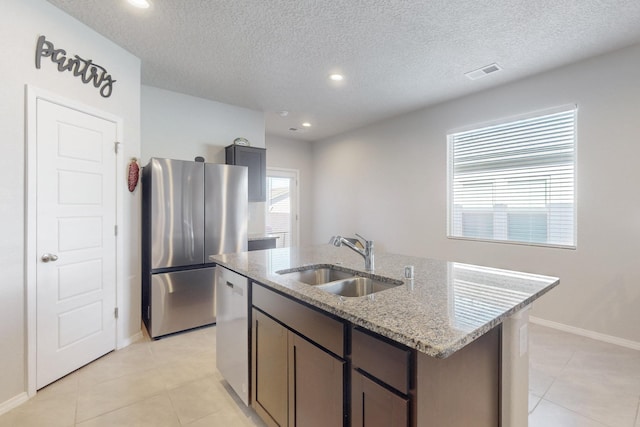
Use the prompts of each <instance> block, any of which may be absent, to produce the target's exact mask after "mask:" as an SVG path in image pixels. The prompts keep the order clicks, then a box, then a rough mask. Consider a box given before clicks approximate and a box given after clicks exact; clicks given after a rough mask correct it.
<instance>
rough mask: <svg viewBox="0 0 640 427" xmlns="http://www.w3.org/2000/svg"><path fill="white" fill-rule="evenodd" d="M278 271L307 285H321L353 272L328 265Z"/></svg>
mask: <svg viewBox="0 0 640 427" xmlns="http://www.w3.org/2000/svg"><path fill="white" fill-rule="evenodd" d="M278 273H279V274H282V275H283V276H287V277H288V278H291V279H293V280H297V281H298V282H302V283H306V284H307V285H313V286H316V285H322V284H324V283H329V282H333V281H335V280H342V279H346V278H348V277H352V276H353V273H350V272H346V271H341V270H334V269H333V268H330V267H321V268H310V269H308V270H302V271H292V272H280V271H279V272H278Z"/></svg>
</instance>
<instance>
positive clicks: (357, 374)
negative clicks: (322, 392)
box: [351, 327, 415, 427]
mask: <svg viewBox="0 0 640 427" xmlns="http://www.w3.org/2000/svg"><path fill="white" fill-rule="evenodd" d="M413 360H414V358H413V356H412V351H411V350H410V349H409V348H407V347H404V346H402V345H400V344H395V343H390V342H389V341H388V340H385V339H382V338H380V337H378V336H375V335H374V334H372V333H370V332H366V331H364V330H362V329H360V328H357V327H353V328H352V330H351V366H352V370H351V425H352V426H353V427H365V426H366V427H378V426H380V427H408V426H410V425H411V424H410V422H411V420H412V419H413V418H414V417H412V416H411V414H410V412H409V411H410V409H411V405H410V402H411V399H412V396H413V395H414V394H415V393H414V391H415V390H413V388H412V385H413V384H415V378H414V377H413V375H414V372H415V369H414V368H413Z"/></svg>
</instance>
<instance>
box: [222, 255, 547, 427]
mask: <svg viewBox="0 0 640 427" xmlns="http://www.w3.org/2000/svg"><path fill="white" fill-rule="evenodd" d="M211 260H212V261H213V262H216V263H218V264H219V265H221V266H223V267H225V268H227V269H229V270H232V271H235V272H237V273H239V274H241V275H242V276H245V277H247V278H249V280H250V281H251V282H252V289H253V292H252V295H253V296H252V298H253V299H256V298H258V297H259V298H262V297H263V296H264V297H265V298H266V299H265V300H264V301H267V302H264V303H263V302H260V300H258V299H256V300H255V301H253V300H252V301H250V304H251V305H252V306H253V307H254V309H253V312H254V313H255V314H256V315H257V316H264V321H263V324H265V322H266V321H268V320H271V321H274V322H275V323H274V326H278V325H279V326H281V327H283V328H285V329H287V330H289V331H292V332H294V335H295V337H294V338H295V339H299V338H300V337H302V338H304V341H305V342H307V341H308V342H311V343H312V344H314V345H316V346H317V347H318V348H321V349H322V350H323V351H324V352H326V353H329V354H331V355H332V356H333V357H334V358H336V359H337V360H339V361H341V363H342V364H343V365H341V366H343V369H344V375H342V380H341V381H340V386H341V387H342V388H343V390H344V402H343V410H344V413H345V418H344V419H345V420H346V421H345V423H347V424H353V425H358V424H360V418H361V417H360V415H359V412H360V410H359V409H358V411H354V410H353V409H354V407H355V406H356V402H355V399H356V398H357V397H358V396H354V394H353V393H352V392H353V389H358V390H359V388H358V387H360V385H358V384H359V383H358V381H356V379H355V378H356V377H355V376H354V375H353V374H351V376H349V373H350V372H351V371H352V370H351V369H350V368H353V372H356V370H357V371H358V373H361V374H362V375H363V377H364V378H365V379H364V380H363V381H368V380H371V381H372V384H373V385H374V386H375V385H379V386H381V387H382V388H383V389H385V390H388V391H389V392H390V393H391V394H390V398H391V399H390V400H389V399H387V400H385V401H386V402H388V404H389V405H390V408H396V409H397V408H400V409H398V411H399V412H403V411H405V409H403V408H404V406H398V405H397V404H396V403H397V402H395V401H394V400H393V397H400V398H402V399H403V400H402V402H405V404H406V408H407V409H406V410H407V411H408V412H407V414H408V415H407V424H406V425H414V426H421V425H425V426H426V425H438V426H445V425H463V424H460V423H461V422H467V421H466V420H473V424H470V425H478V426H480V425H493V426H496V425H502V426H518V427H519V426H521V425H526V415H527V409H526V407H527V384H528V381H527V374H528V366H527V363H528V350H527V345H526V342H527V336H526V335H527V331H526V328H527V321H528V316H527V309H528V307H529V305H530V304H531V303H532V302H533V301H535V300H536V299H537V298H539V297H540V296H542V295H543V294H545V293H546V292H548V291H549V290H551V289H552V288H553V287H555V286H557V285H558V284H559V280H558V279H557V278H554V277H548V276H540V275H534V274H527V273H520V272H513V271H506V270H498V269H493V268H487V267H480V266H474V265H468V264H461V263H453V262H446V261H438V260H433V259H425V258H417V257H410V256H404V255H395V254H377V258H376V269H375V272H373V274H367V273H365V272H364V265H363V260H362V258H361V257H360V256H358V255H357V254H355V253H353V252H352V251H350V250H347V249H345V248H336V247H333V246H330V245H322V246H315V247H308V248H283V249H273V250H268V251H256V252H250V253H249V252H244V253H238V254H227V255H216V256H212V257H211ZM408 265H410V266H413V269H414V278H413V279H412V280H409V279H405V278H404V269H405V266H408ZM309 266H331V268H333V269H337V270H340V269H350V270H357V271H360V272H361V274H362V275H365V276H370V277H373V278H378V279H380V280H383V281H384V280H388V279H392V280H396V281H402V285H400V286H396V287H393V288H391V289H388V290H384V291H382V292H377V293H374V294H371V295H367V296H363V297H356V298H349V297H343V296H340V295H334V294H331V293H328V292H325V291H323V290H321V289H320V288H318V287H315V286H310V285H308V284H304V283H301V282H299V281H298V280H295V279H294V278H291V277H289V276H290V275H286V274H280V273H278V272H282V271H283V270H286V271H291V270H297V269H298V270H302V269H308V268H309ZM256 291H257V292H256ZM276 297H277V298H279V299H280V300H282V301H283V302H284V304H285V305H286V304H289V302H290V301H293V302H295V303H298V305H299V307H301V308H303V309H305V310H309V309H313V310H318V313H322V314H323V315H326V317H327V318H328V319H330V320H335V321H337V322H338V323H339V325H338V327H337V329H335V330H336V331H340V330H341V329H340V328H342V330H343V332H344V345H343V347H342V348H343V349H344V350H343V349H342V348H339V349H337V350H336V349H334V347H332V345H333V344H330V343H327V344H326V345H322V344H323V343H322V340H323V339H324V338H323V337H324V336H326V335H327V334H326V332H325V333H324V335H323V337H321V338H318V339H313V338H309V336H308V334H306V335H305V334H303V333H302V332H301V330H304V329H305V327H306V326H304V325H303V326H300V327H296V326H295V325H293V326H291V324H292V323H295V322H297V321H298V320H296V319H298V318H304V316H305V314H304V313H303V314H300V315H299V316H293V317H292V318H291V319H292V320H291V321H290V322H286V321H284V320H283V318H282V316H284V317H286V316H288V314H286V313H291V312H292V311H293V312H295V310H296V309H294V308H290V309H286V308H285V309H283V310H284V311H282V313H285V314H283V315H282V316H281V317H278V316H277V315H276V314H274V313H277V312H278V310H279V309H278V308H275V307H279V306H280V305H281V303H280V302H279V301H280V300H276V299H275V298H276ZM298 305H297V306H298ZM297 306H296V307H297ZM265 307H266V308H265ZM270 307H271V308H270ZM272 308H273V309H272ZM269 310H273V312H272V311H269ZM256 315H254V316H253V317H256ZM311 315H313V313H311ZM313 322H316V323H317V322H318V320H313ZM320 323H322V321H320ZM276 324H277V325H276ZM250 325H253V328H254V329H255V328H256V323H255V319H254V321H252V323H250ZM271 330H272V331H276V332H277V330H276V329H271ZM278 333H280V332H278ZM253 335H254V338H253V341H252V342H253V346H252V347H257V343H258V342H259V341H257V338H256V336H255V331H253ZM278 336H282V334H280V335H278ZM374 339H375V340H377V341H372V340H374ZM291 340H292V338H291V337H289V338H288V341H289V342H290V341H291ZM285 341H287V340H285ZM283 342H284V341H283ZM378 342H379V343H381V344H380V345H379V344H377V343H378ZM358 343H364V344H363V345H364V347H362V348H368V349H377V350H374V351H376V352H377V353H376V354H385V351H386V350H385V349H387V347H385V345H387V344H388V345H390V346H391V347H388V349H389V351H390V353H389V354H392V353H393V352H394V351H395V350H396V349H397V350H398V351H400V353H399V354H403V355H404V354H406V355H407V356H406V365H407V369H408V372H409V374H408V376H409V379H408V381H406V383H407V384H405V385H402V386H394V385H393V384H389V383H390V382H393V379H391V380H389V381H382V380H381V379H380V377H384V376H385V375H386V374H385V373H384V372H383V373H381V374H379V375H377V374H375V373H373V374H372V372H371V371H373V370H376V369H377V368H374V367H372V368H367V364H368V363H370V362H367V361H366V360H362V358H360V356H358V358H359V360H360V361H357V360H354V358H355V357H356V355H357V354H358V352H360V350H358V347H357V345H359V344H358ZM369 344H370V345H369ZM283 345H284V343H283ZM251 351H252V354H253V353H255V351H256V348H252V349H251ZM403 352H404V353H403ZM365 356H366V354H365ZM390 357H392V356H390ZM403 357H405V356H400V359H398V360H401V361H402V360H404V359H402V358H403ZM252 359H253V360H254V362H255V360H256V359H258V360H261V359H260V358H257V357H256V356H255V355H254V357H253V358H252ZM267 360H269V359H267ZM374 362H375V361H374ZM391 362H393V361H391ZM375 363H377V364H378V365H380V364H384V360H382V361H381V360H378V361H377V362H375ZM394 363H395V362H394ZM254 368H255V366H254ZM280 368H281V369H282V372H283V375H285V374H286V372H287V369H289V368H286V367H283V366H281V367H280ZM247 369H248V368H247ZM253 376H254V377H255V376H256V374H255V372H254V373H253ZM254 379H255V378H254ZM254 379H252V384H253V389H256V387H257V388H258V390H259V387H258V386H256V384H255V381H254ZM383 379H384V378H383ZM287 381H290V378H289V379H282V384H281V385H282V387H284V386H285V385H287V384H285V383H286V382H287ZM255 391H256V390H253V391H252V393H251V395H252V396H254V392H255ZM365 394H366V393H365V392H363V393H362V395H363V396H364V395H365ZM369 394H371V393H369ZM383 400H384V399H383ZM402 402H401V403H402ZM255 403H256V402H255V397H254V398H253V399H252V406H254V408H255V407H256V405H255ZM394 405H395V406H394ZM257 406H259V405H257ZM362 406H363V408H364V404H362ZM258 409H259V408H258ZM263 409H264V408H263ZM285 409H287V410H288V411H289V412H291V411H292V409H291V408H290V407H289V408H285ZM285 409H282V411H285ZM452 411H453V412H456V413H452ZM294 412H295V411H294ZM365 412H366V411H365ZM365 412H363V413H365ZM258 413H259V414H260V410H258ZM288 416H289V419H291V417H295V413H289V415H288ZM263 418H264V417H263ZM356 420H357V421H358V422H355V421H356ZM369 420H370V421H369V422H367V423H366V425H374V424H372V422H371V417H370V418H369ZM435 420H438V421H437V423H436V424H433V422H435ZM523 420H524V422H523ZM266 421H267V423H269V421H268V420H266ZM352 421H353V423H352ZM275 423H277V424H280V422H275ZM275 423H274V424H275ZM456 423H457V424H456ZM292 424H293V423H292ZM362 425H365V422H364V421H363V422H362Z"/></svg>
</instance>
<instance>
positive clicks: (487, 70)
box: [464, 63, 502, 80]
mask: <svg viewBox="0 0 640 427" xmlns="http://www.w3.org/2000/svg"><path fill="white" fill-rule="evenodd" d="M500 70H502V68H501V67H500V66H499V65H498V64H496V63H493V64H490V65H486V66H484V67H482V68H479V69H477V70H473V71H469V72H468V73H465V74H464V75H465V76H467V77H468V78H469V79H471V80H478V79H479V78H482V77H484V76H486V75H489V74H491V73H495V72H496V71H500Z"/></svg>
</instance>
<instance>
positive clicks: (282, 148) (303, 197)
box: [266, 135, 313, 246]
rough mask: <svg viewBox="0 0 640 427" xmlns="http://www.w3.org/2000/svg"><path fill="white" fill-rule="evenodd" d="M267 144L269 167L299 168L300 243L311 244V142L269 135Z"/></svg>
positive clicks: (302, 244) (301, 244) (303, 244)
mask: <svg viewBox="0 0 640 427" xmlns="http://www.w3.org/2000/svg"><path fill="white" fill-rule="evenodd" d="M266 145H267V167H268V168H270V167H271V168H285V169H297V170H298V172H299V175H298V192H299V194H300V199H299V205H300V211H299V215H298V218H299V227H300V239H299V242H298V243H299V245H300V246H307V245H310V244H311V226H312V224H313V209H312V194H313V188H312V184H313V159H312V157H311V143H310V142H307V141H294V140H291V139H287V138H282V137H279V136H275V135H267V136H266Z"/></svg>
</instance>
